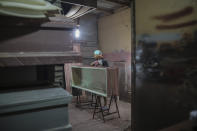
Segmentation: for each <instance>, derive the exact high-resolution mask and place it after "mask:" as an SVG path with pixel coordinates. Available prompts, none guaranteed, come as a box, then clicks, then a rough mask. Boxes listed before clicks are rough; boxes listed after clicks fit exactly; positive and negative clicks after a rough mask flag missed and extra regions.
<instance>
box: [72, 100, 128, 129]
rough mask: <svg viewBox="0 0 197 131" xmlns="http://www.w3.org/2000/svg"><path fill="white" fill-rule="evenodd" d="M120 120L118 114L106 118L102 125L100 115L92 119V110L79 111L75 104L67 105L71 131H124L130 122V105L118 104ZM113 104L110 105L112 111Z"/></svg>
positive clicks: (120, 102) (125, 103)
mask: <svg viewBox="0 0 197 131" xmlns="http://www.w3.org/2000/svg"><path fill="white" fill-rule="evenodd" d="M118 106H119V112H120V118H118V114H113V115H110V116H107V117H106V122H105V123H104V122H103V120H102V119H101V115H99V114H100V113H98V114H97V115H96V118H95V119H92V115H93V109H81V108H77V107H75V102H72V103H71V104H70V105H69V117H70V123H71V125H72V129H73V131H125V130H127V129H128V128H129V126H130V124H131V122H130V120H131V104H130V103H127V102H123V101H119V102H118ZM114 109H115V104H114V103H113V104H112V111H113V110H114Z"/></svg>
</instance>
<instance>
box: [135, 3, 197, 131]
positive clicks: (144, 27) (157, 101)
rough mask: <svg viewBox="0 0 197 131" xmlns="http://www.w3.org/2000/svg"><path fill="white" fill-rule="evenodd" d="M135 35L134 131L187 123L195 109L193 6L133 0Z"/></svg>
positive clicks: (196, 19) (196, 23) (196, 8)
mask: <svg viewBox="0 0 197 131" xmlns="http://www.w3.org/2000/svg"><path fill="white" fill-rule="evenodd" d="M136 31H137V50H136V60H137V64H136V69H137V74H136V81H137V83H136V116H135V118H136V122H137V130H140V131H141V130H149V131H152V130H158V129H163V128H166V127H169V126H172V125H175V124H178V123H180V122H182V121H187V120H188V119H189V113H190V112H191V111H192V110H196V109H197V86H196V85H197V82H196V79H197V52H196V50H197V44H196V43H197V1H195V0H182V1H180V0H165V1H164V0H148V1H147V0H137V1H136ZM179 130H183V129H179Z"/></svg>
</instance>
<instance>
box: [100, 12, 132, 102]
mask: <svg viewBox="0 0 197 131" xmlns="http://www.w3.org/2000/svg"><path fill="white" fill-rule="evenodd" d="M130 22H131V20H130V9H124V10H121V11H118V12H116V13H115V14H112V15H110V16H105V17H102V18H100V19H99V21H98V33H99V34H98V38H99V48H100V49H101V50H102V51H103V54H104V57H105V59H106V60H108V62H109V63H110V65H111V66H117V67H119V76H120V79H119V80H120V85H119V94H120V99H123V100H127V101H128V100H129V93H128V92H130V89H131V81H130V80H131V64H130V63H131V24H130Z"/></svg>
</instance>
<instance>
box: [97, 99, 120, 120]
mask: <svg viewBox="0 0 197 131" xmlns="http://www.w3.org/2000/svg"><path fill="white" fill-rule="evenodd" d="M113 100H114V102H115V105H116V111H115V112H110V108H111V104H112V101H113ZM97 109H98V110H99V111H96V110H97ZM99 112H101V114H102V118H103V121H104V122H105V116H108V115H112V114H115V113H118V117H119V118H120V113H119V109H118V104H117V96H116V95H112V96H111V97H110V103H109V106H108V107H107V108H103V106H102V103H101V96H96V104H95V106H94V113H93V119H94V116H95V114H96V113H99Z"/></svg>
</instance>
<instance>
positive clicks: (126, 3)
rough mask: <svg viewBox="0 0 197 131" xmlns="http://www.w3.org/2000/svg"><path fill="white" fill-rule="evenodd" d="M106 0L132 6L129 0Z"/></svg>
mask: <svg viewBox="0 0 197 131" xmlns="http://www.w3.org/2000/svg"><path fill="white" fill-rule="evenodd" d="M106 1H110V2H113V3H117V4H120V5H123V6H130V2H129V0H125V1H120V0H106Z"/></svg>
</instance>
